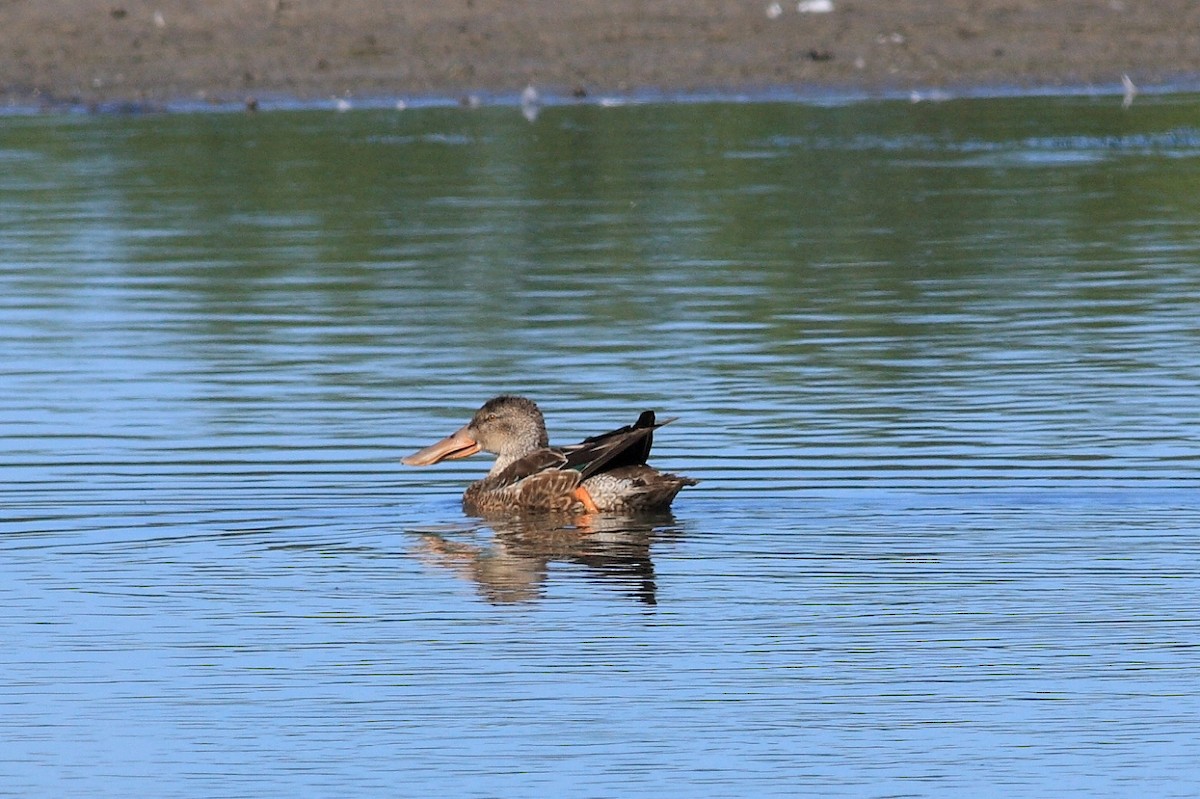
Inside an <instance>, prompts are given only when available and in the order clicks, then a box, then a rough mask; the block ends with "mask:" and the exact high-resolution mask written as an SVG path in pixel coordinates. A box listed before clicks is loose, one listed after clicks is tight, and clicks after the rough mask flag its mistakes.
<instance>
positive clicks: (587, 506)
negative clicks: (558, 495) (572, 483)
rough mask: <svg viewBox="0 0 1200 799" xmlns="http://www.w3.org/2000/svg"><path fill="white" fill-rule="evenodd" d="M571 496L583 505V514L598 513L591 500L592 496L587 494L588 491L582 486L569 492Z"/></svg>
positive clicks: (598, 510) (598, 509)
mask: <svg viewBox="0 0 1200 799" xmlns="http://www.w3.org/2000/svg"><path fill="white" fill-rule="evenodd" d="M571 496H573V497H574V498H575V499H576V500H578V501H579V503H580V504H581V505H583V512H584V513H599V512H600V508H598V507H597V506H596V503H595V501H594V500H593V499H592V495H591V494H589V493H588V490H587V489H586V488H584V487H583V486H578V487H576V489H575V490H574V491H572V492H571Z"/></svg>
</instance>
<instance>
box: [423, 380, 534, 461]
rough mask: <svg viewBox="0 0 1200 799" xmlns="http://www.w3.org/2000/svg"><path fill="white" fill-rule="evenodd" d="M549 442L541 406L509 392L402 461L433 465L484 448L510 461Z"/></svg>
mask: <svg viewBox="0 0 1200 799" xmlns="http://www.w3.org/2000/svg"><path fill="white" fill-rule="evenodd" d="M548 444H549V439H548V438H547V436H546V422H545V420H544V419H543V418H542V412H541V411H540V410H538V406H537V405H535V404H534V403H533V402H532V401H531V400H527V399H525V398H524V397H515V396H512V395H510V394H505V395H502V396H499V397H494V398H492V399H490V400H488V401H487V402H486V403H484V405H483V407H482V408H480V409H479V410H477V411H475V415H474V416H473V417H472V418H471V421H470V422H468V423H467V424H466V425H464V426H463V427H461V428H460V429H458V430H456V431H455V432H453V433H451V434H450V435H449V436H447V437H446V438H443V439H442V440H441V441H439V442H437V443H436V444H431V445H429V446H428V447H425V449H422V450H418V451H417V452H414V453H413V454H412V455H409V456H408V457H407V458H403V459H401V461H400V462H401V463H403V464H405V465H406V466H430V465H432V464H434V463H437V462H439V461H444V460H449V459H454V458H465V457H467V456H469V455H474V454H475V453H476V452H481V451H482V452H492V453H495V454H496V455H499V456H500V459H501V460H503V461H506V462H510V461H513V460H516V459H517V458H520V457H522V456H524V455H528V454H529V453H530V452H533V451H534V450H535V449H538V448H540V447H545V446H547V445H548Z"/></svg>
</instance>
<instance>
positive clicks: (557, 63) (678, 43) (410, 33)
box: [0, 0, 1200, 107]
mask: <svg viewBox="0 0 1200 799" xmlns="http://www.w3.org/2000/svg"><path fill="white" fill-rule="evenodd" d="M829 5H832V10H830V11H822V10H821V8H822V7H824V8H828V7H829ZM801 7H808V8H814V7H815V8H816V10H807V11H800V10H798V9H799V8H801ZM0 20H2V22H3V29H4V38H5V40H6V43H7V46H6V47H4V48H3V49H2V50H0V97H3V98H4V99H5V100H6V101H7V102H8V103H9V104H10V105H26V106H28V105H42V106H49V107H53V106H71V105H79V106H88V105H95V104H104V103H133V104H150V105H157V104H162V105H169V104H171V103H180V102H184V103H196V102H200V103H207V102H214V103H217V102H219V103H240V102H245V101H246V100H247V99H249V98H262V99H263V101H264V102H269V101H270V100H271V99H272V98H275V99H282V98H288V99H291V100H300V101H311V100H321V99H326V98H332V97H338V98H347V99H353V98H362V97H375V98H388V97H394V98H401V99H402V98H405V97H421V96H443V97H456V96H462V95H466V94H471V93H485V94H490V93H496V94H503V95H510V96H513V95H516V94H517V93H519V92H520V91H521V90H522V89H523V88H524V87H525V86H526V85H528V84H531V83H532V84H534V85H536V86H537V87H538V88H539V89H540V90H541V91H542V92H543V93H546V94H551V95H561V96H564V97H570V96H572V95H574V96H596V95H600V94H620V93H638V92H646V91H656V92H662V91H665V92H678V93H685V94H686V93H696V92H701V93H709V92H715V93H735V92H746V91H749V92H760V91H770V90H783V91H786V92H795V93H799V94H804V93H808V92H818V91H850V92H856V93H867V94H873V93H883V92H897V91H899V92H906V91H926V90H937V89H946V90H956V89H962V88H964V87H976V88H978V87H985V88H986V87H998V88H999V87H1003V88H1007V89H1013V88H1017V89H1020V88H1031V89H1032V88H1045V87H1054V86H1077V87H1088V86H1102V87H1109V86H1111V87H1119V86H1120V83H1121V76H1122V75H1129V76H1130V78H1131V79H1132V80H1133V81H1134V82H1135V83H1136V84H1138V85H1139V86H1142V87H1153V86H1155V85H1162V84H1164V83H1170V84H1176V85H1184V86H1188V87H1193V86H1195V85H1197V83H1198V82H1200V3H1197V2H1195V0H1154V1H1153V2H1150V0H1055V1H1054V2H1044V0H925V2H920V3H911V2H896V1H895V0H832V2H831V3H824V2H820V0H818V2H816V3H809V4H806V3H797V1H796V0H788V1H787V2H779V3H774V2H772V0H686V2H685V1H684V0H608V2H604V3H560V2H556V0H444V2H440V3H426V2H412V1H411V0H409V1H407V2H380V1H379V0H325V1H324V2H321V3H316V2H312V1H311V0H204V2H196V0H0Z"/></svg>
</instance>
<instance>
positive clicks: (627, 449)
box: [403, 395, 696, 514]
mask: <svg viewBox="0 0 1200 799" xmlns="http://www.w3.org/2000/svg"><path fill="white" fill-rule="evenodd" d="M670 421H673V420H670V419H668V420H667V421H665V422H658V423H656V422H655V420H654V412H653V411H645V412H644V413H642V415H641V416H640V417H638V420H637V421H636V422H634V423H633V424H631V425H627V426H626V427H622V428H619V429H617V430H613V431H611V432H608V433H603V434H601V435H598V436H592V437H591V438H586V439H584V440H583V441H582V442H580V443H579V444H575V445H572V446H568V447H551V446H550V444H549V439H548V437H547V435H546V423H545V421H544V420H543V418H542V412H541V411H540V410H538V407H537V405H535V404H534V403H533V402H532V401H530V400H528V399H525V398H524V397H515V396H511V395H504V396H499V397H495V398H493V399H490V400H488V401H487V402H486V403H485V404H484V406H483V407H482V408H480V409H479V410H478V411H476V412H475V416H474V417H473V418H472V419H471V421H470V422H469V423H468V424H467V425H465V426H464V427H463V428H461V429H460V430H458V431H457V432H455V433H453V434H451V435H450V436H448V437H447V438H445V439H443V440H441V441H439V442H438V443H436V444H433V445H432V446H428V447H426V448H425V449H423V450H421V451H419V452H415V453H413V454H412V455H409V456H408V457H407V458H405V459H404V460H403V463H405V464H407V465H409V466H427V465H429V464H433V463H437V462H438V461H441V460H445V459H447V458H465V457H467V456H468V455H474V454H475V453H476V452H480V451H483V452H492V453H495V454H496V463H495V465H493V466H492V470H491V471H490V472H489V473H488V475H487V477H485V478H483V479H482V480H479V481H478V482H475V483H472V484H471V486H470V487H469V488H467V492H466V494H464V495H463V507H464V508H466V510H467V512H468V513H476V514H495V513H521V512H531V511H554V512H560V513H575V514H580V513H597V512H616V513H642V512H650V511H661V510H666V509H667V508H669V507H670V506H671V502H672V500H674V499H675V495H676V494H678V493H679V491H680V489H682V488H683V487H684V486H689V485H695V484H696V481H695V480H693V479H691V478H689V477H680V476H679V475H675V474H666V473H665V472H660V471H658V470H657V469H654V468H652V467H650V466H647V465H646V458H647V457H648V456H649V455H650V446H651V444H652V442H653V439H654V431H655V430H657V429H658V428H659V427H662V426H663V425H664V424H667V423H668V422H670Z"/></svg>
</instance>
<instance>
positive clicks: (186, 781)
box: [0, 96, 1200, 798]
mask: <svg viewBox="0 0 1200 799" xmlns="http://www.w3.org/2000/svg"><path fill="white" fill-rule="evenodd" d="M1198 110H1200V105H1198V104H1197V100H1196V98H1195V97H1191V96H1175V97H1149V98H1138V100H1137V102H1136V103H1135V105H1134V107H1133V108H1131V109H1128V110H1124V109H1121V108H1120V105H1119V102H1118V101H1115V100H1113V99H1112V98H1062V97H1060V98H1053V97H1051V98H1045V97H1043V98H1026V99H1022V98H1008V99H991V100H969V101H955V102H946V103H936V104H929V103H922V104H908V103H898V102H886V103H861V104H851V105H846V106H838V107H807V106H803V105H794V104H729V105H721V104H697V105H691V106H687V105H683V106H680V105H647V106H634V107H624V108H597V107H581V108H571V107H559V108H548V109H544V110H543V113H542V115H541V116H540V117H539V118H538V119H537V120H536V122H535V123H533V124H528V123H526V121H525V120H524V119H522V118H521V116H520V114H519V113H518V112H517V111H516V110H515V109H511V108H508V109H501V108H494V109H483V110H478V111H467V110H459V109H445V108H442V109H438V108H430V109H421V110H417V111H407V112H403V113H397V112H387V111H371V112H353V113H347V114H331V113H321V112H295V113H275V114H266V115H259V116H242V115H236V114H208V115H205V114H199V115H178V116H162V117H154V116H151V117H87V118H83V117H25V118H22V117H9V118H6V119H4V120H3V125H2V127H0V253H2V255H3V258H2V259H0V281H2V285H3V287H4V290H3V292H0V352H3V356H0V374H2V377H3V386H4V391H3V392H0V438H2V439H3V452H4V459H3V464H4V465H3V467H2V473H3V476H4V479H3V481H2V483H0V550H2V554H0V558H2V562H3V564H4V566H3V569H2V570H0V600H2V601H3V608H4V617H3V620H0V640H2V641H3V642H4V646H3V647H0V741H2V743H0V796H20V797H30V796H62V795H65V794H76V795H78V794H83V795H88V796H97V797H104V796H114V797H116V796H121V797H125V796H130V795H153V796H157V797H188V798H190V797H214V796H219V797H239V796H248V797H249V796H253V797H259V796H264V795H283V794H285V793H290V794H293V795H302V796H330V797H332V796H348V795H353V796H388V797H393V796H414V797H417V796H430V795H438V794H441V795H447V796H456V797H487V796H550V795H571V796H580V797H591V796H594V797H607V796H617V795H619V796H664V795H670V796H686V797H730V796H746V795H756V796H797V795H804V796H855V797H857V796H901V795H903V796H945V795H962V794H965V793H967V792H968V791H970V792H973V793H975V794H980V795H997V796H1006V797H1013V796H1017V797H1020V796H1087V797H1100V796H1114V797H1117V796H1129V795H1134V794H1137V795H1153V796H1161V797H1169V796H1179V797H1183V796H1195V795H1196V794H1197V793H1200V772H1198V771H1197V769H1196V766H1195V765H1194V764H1195V763H1197V762H1200V745H1198V744H1197V742H1196V737H1195V734H1194V733H1195V727H1196V722H1197V718H1198V715H1197V714H1198V712H1200V700H1198V699H1197V691H1196V685H1197V683H1196V677H1195V675H1196V673H1197V672H1196V669H1197V667H1198V666H1200V580H1198V578H1197V577H1196V575H1197V573H1200V568H1198V567H1200V544H1198V543H1197V530H1198V528H1200V499H1198V498H1197V493H1196V488H1197V479H1196V467H1197V463H1198V461H1200V411H1198V407H1200V406H1198V404H1197V388H1196V387H1197V385H1200V326H1198V325H1197V321H1196V320H1197V319H1198V318H1200V270H1198V269H1197V265H1198V264H1200V233H1198V232H1197V231H1198V228H1197V226H1196V219H1197V218H1200V193H1197V191H1196V186H1198V185H1200V122H1198V121H1197V120H1198V119H1200V116H1198V115H1197V111H1198ZM501 391H519V392H521V393H524V394H527V395H529V396H532V397H535V398H537V399H538V400H539V401H540V402H541V404H542V406H543V410H544V411H545V412H546V415H547V417H548V421H549V424H550V427H551V435H552V437H553V438H554V440H556V441H561V442H569V441H572V440H578V439H579V438H580V437H582V436H585V435H590V434H593V433H596V432H599V431H601V430H604V429H608V428H610V427H614V426H617V425H620V424H626V423H628V422H630V421H632V420H633V419H634V418H635V417H636V415H637V413H638V412H639V411H640V410H641V409H643V408H656V409H658V410H659V411H660V413H662V414H664V415H670V416H679V417H680V419H679V421H677V422H675V423H674V424H673V425H671V426H670V427H667V428H665V429H664V430H663V431H662V432H661V433H660V434H659V436H658V437H657V440H656V449H655V453H656V454H655V457H654V459H653V460H654V462H655V463H656V465H658V466H660V467H662V468H664V469H668V470H672V471H677V472H680V473H683V474H687V475H690V476H693V477H696V478H699V479H700V480H701V481H702V482H701V484H700V485H699V486H697V487H695V488H689V489H686V490H685V491H684V492H683V494H681V495H680V497H679V499H678V500H677V502H676V505H675V509H674V514H673V515H672V516H667V517H661V518H653V519H637V520H623V519H615V520H597V521H596V522H595V523H594V524H593V525H592V526H591V527H588V528H586V529H582V530H571V529H552V528H547V527H546V526H545V525H540V524H538V523H536V522H525V523H518V522H512V523H499V522H495V523H486V522H483V521H480V520H477V519H472V518H470V517H466V516H464V514H463V513H462V511H461V508H460V507H459V504H458V497H459V496H460V494H461V491H462V489H463V488H464V487H465V485H466V483H468V482H469V481H470V480H472V479H474V478H475V477H477V476H478V475H479V474H480V473H481V472H482V471H483V470H484V469H485V468H486V464H485V463H484V462H481V461H480V460H479V459H470V460H467V461H456V462H453V463H446V464H442V465H440V466H438V467H434V468H431V469H426V470H417V469H407V468H404V467H402V466H400V465H399V463H398V459H399V457H401V456H402V455H404V454H407V453H408V452H411V451H413V450H415V449H416V448H418V447H420V446H423V445H424V444H427V443H429V442H431V441H433V440H434V439H435V438H438V437H441V436H442V435H445V434H446V433H449V432H450V431H452V430H454V429H455V428H456V427H458V426H459V425H460V424H462V423H463V422H464V421H465V420H466V418H468V416H469V414H470V413H471V411H472V410H473V409H474V408H475V407H477V406H478V405H479V404H480V403H482V401H483V400H485V399H486V398H488V397H489V396H491V395H493V394H495V393H498V392H501Z"/></svg>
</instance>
